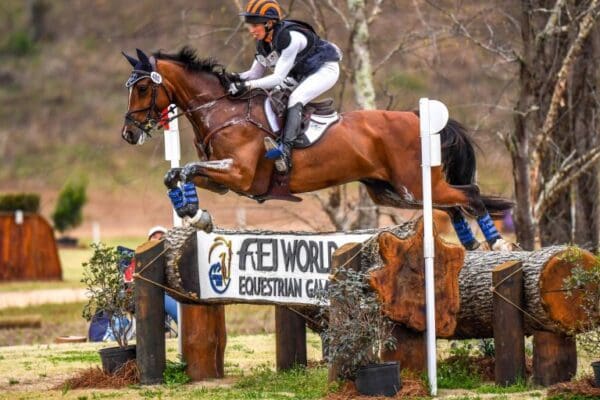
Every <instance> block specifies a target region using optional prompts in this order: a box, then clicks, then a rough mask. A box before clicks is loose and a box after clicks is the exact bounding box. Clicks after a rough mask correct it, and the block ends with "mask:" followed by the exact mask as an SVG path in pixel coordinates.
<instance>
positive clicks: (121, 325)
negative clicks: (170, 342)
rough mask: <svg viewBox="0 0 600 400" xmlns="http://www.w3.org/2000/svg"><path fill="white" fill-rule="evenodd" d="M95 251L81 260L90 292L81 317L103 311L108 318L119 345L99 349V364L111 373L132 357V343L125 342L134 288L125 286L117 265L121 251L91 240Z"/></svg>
mask: <svg viewBox="0 0 600 400" xmlns="http://www.w3.org/2000/svg"><path fill="white" fill-rule="evenodd" d="M92 247H93V249H94V253H93V254H92V257H91V258H90V260H89V261H88V262H86V263H84V264H83V267H84V274H83V279H82V280H81V282H83V283H84V284H85V286H86V289H87V293H88V296H89V301H88V303H87V304H86V305H85V306H84V308H83V317H84V318H85V319H86V320H88V321H91V320H92V318H94V316H96V315H99V313H103V314H104V316H105V317H106V318H107V319H108V321H109V327H110V330H109V332H110V333H111V338H114V340H116V342H117V344H118V346H117V347H110V348H105V349H101V350H100V351H99V353H100V358H101V359H102V367H103V369H104V371H105V372H107V373H113V372H115V371H116V370H117V369H119V368H120V367H121V366H122V365H123V364H124V363H126V362H127V361H129V360H132V359H135V354H136V353H135V345H128V338H129V337H130V333H131V331H132V327H133V324H132V323H131V321H133V319H132V314H133V310H134V301H133V292H132V291H131V290H129V289H127V288H126V287H125V281H124V275H123V273H122V271H121V269H120V268H119V264H120V263H121V262H122V258H123V256H122V254H121V253H119V251H118V250H116V249H115V248H113V247H107V246H105V245H104V244H101V243H100V244H92Z"/></svg>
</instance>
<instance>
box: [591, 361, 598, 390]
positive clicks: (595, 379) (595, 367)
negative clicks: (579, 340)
mask: <svg viewBox="0 0 600 400" xmlns="http://www.w3.org/2000/svg"><path fill="white" fill-rule="evenodd" d="M592 369H593V370H594V386H596V387H597V388H600V361H596V362H593V363H592Z"/></svg>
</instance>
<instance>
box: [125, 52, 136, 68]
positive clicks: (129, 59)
mask: <svg viewBox="0 0 600 400" xmlns="http://www.w3.org/2000/svg"><path fill="white" fill-rule="evenodd" d="M121 54H123V55H124V56H125V58H126V59H127V61H129V64H131V66H132V67H134V68H135V66H136V65H137V64H138V63H139V61H138V60H136V59H135V58H133V57H131V56H129V55H127V54H125V52H124V51H122V52H121Z"/></svg>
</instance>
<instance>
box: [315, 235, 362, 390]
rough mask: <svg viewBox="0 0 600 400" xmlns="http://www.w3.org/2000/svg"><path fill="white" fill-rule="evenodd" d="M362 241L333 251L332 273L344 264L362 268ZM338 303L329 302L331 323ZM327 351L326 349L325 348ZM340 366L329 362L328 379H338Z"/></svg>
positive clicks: (334, 320)
mask: <svg viewBox="0 0 600 400" xmlns="http://www.w3.org/2000/svg"><path fill="white" fill-rule="evenodd" d="M361 248H362V244H361V243H348V244H345V245H343V246H342V247H340V248H339V249H337V250H336V251H335V253H333V257H332V260H331V273H332V274H335V272H336V271H337V270H338V269H340V268H341V267H342V266H343V267H344V268H346V269H354V270H357V271H358V270H360V261H361V258H360V256H357V253H358V252H359V251H360V250H361ZM338 279H343V277H338ZM335 308H336V304H335V301H331V302H330V304H329V324H335V323H336V318H339V317H337V316H336V310H335ZM324 351H325V352H326V351H327V350H326V349H325V350H324ZM339 371H340V366H339V365H336V364H329V373H328V379H329V382H333V381H337V380H338V376H339Z"/></svg>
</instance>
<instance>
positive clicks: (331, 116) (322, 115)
mask: <svg viewBox="0 0 600 400" xmlns="http://www.w3.org/2000/svg"><path fill="white" fill-rule="evenodd" d="M291 92H292V90H291V89H289V88H286V89H275V90H273V91H271V92H270V93H269V96H268V97H267V100H266V101H265V114H266V115H267V120H268V121H269V125H270V126H271V129H272V130H273V133H274V134H275V135H278V133H279V132H281V131H282V128H283V126H284V124H285V115H286V111H287V105H288V100H289V97H290V94H291ZM339 118H340V117H339V114H338V112H337V111H336V109H335V108H334V107H333V99H331V98H327V99H325V100H322V101H318V102H311V103H308V104H307V105H305V106H304V109H303V117H302V127H301V132H300V134H299V135H298V138H297V139H296V141H295V142H294V148H306V147H309V146H310V145H311V144H313V143H315V142H316V141H317V140H319V139H320V138H321V136H322V135H323V134H324V133H325V132H326V131H327V129H328V128H329V127H330V126H331V125H333V124H334V123H335V122H337V121H338V120H339Z"/></svg>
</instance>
